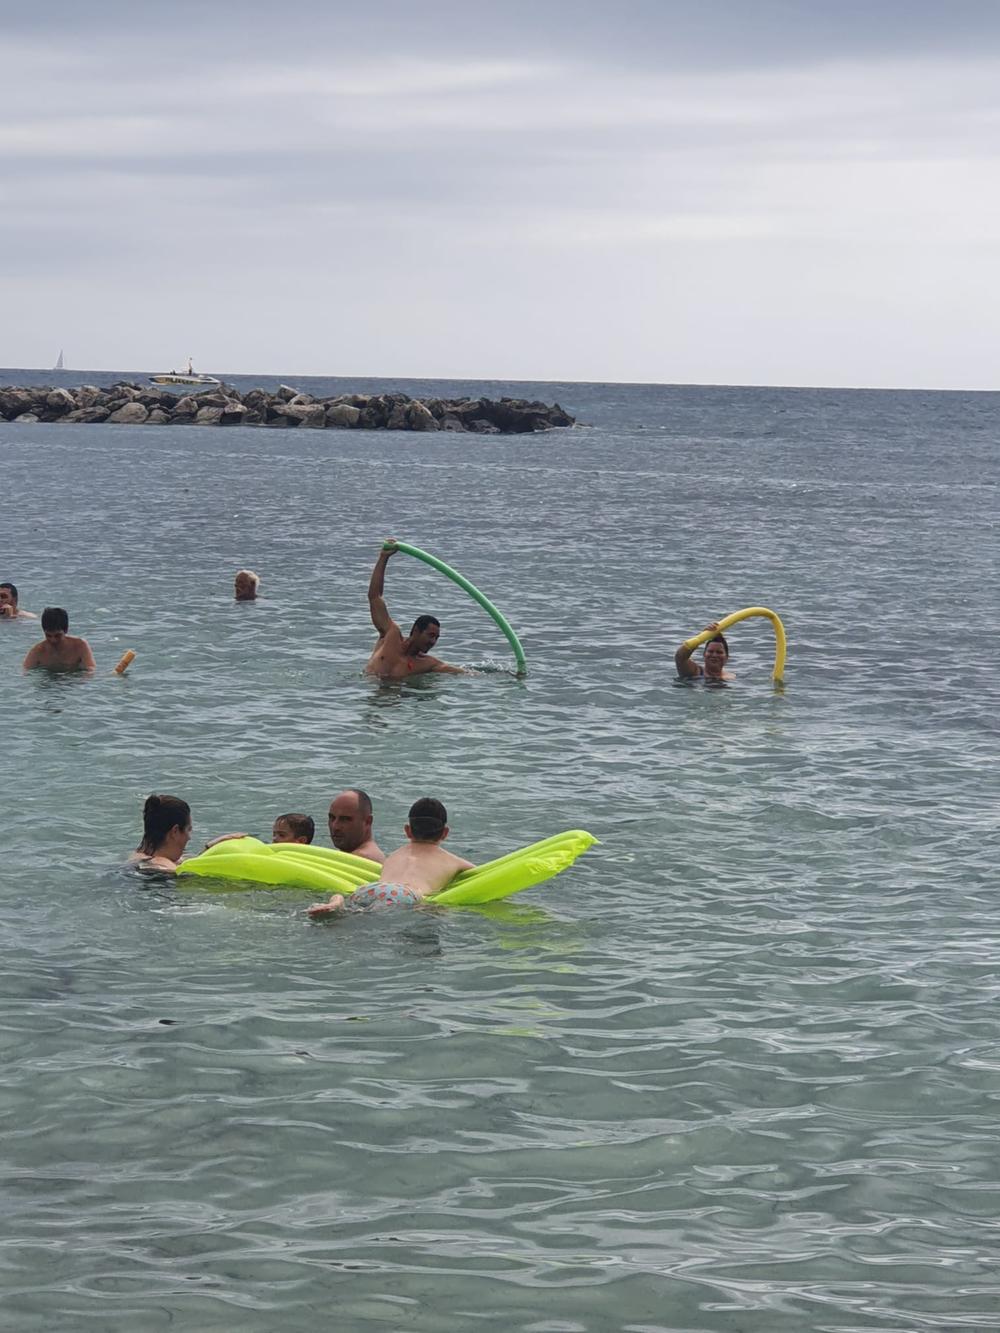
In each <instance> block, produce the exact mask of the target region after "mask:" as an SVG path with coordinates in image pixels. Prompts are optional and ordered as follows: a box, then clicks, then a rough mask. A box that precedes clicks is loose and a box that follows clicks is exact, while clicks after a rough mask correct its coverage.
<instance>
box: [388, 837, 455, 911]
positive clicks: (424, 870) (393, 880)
mask: <svg viewBox="0 0 1000 1333" xmlns="http://www.w3.org/2000/svg"><path fill="white" fill-rule="evenodd" d="M471 869H472V862H471V861H463V860H462V858H461V857H460V856H453V855H452V854H451V852H446V851H445V850H444V848H443V847H440V846H439V845H438V844H437V843H436V842H408V843H407V844H406V846H404V847H400V848H398V849H397V850H396V851H394V852H390V853H389V855H388V856H387V857H386V859H385V864H384V865H383V867H382V880H383V881H384V882H385V883H386V884H402V885H403V886H404V887H405V888H408V889H412V890H413V892H414V893H417V894H419V895H420V897H421V898H426V897H428V896H429V895H430V894H433V893H438V892H440V890H441V889H443V888H445V887H446V885H448V884H450V883H451V881H452V880H453V879H454V878H455V876H456V875H457V874H458V872H459V871H460V870H471Z"/></svg>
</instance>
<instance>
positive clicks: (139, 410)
mask: <svg viewBox="0 0 1000 1333" xmlns="http://www.w3.org/2000/svg"><path fill="white" fill-rule="evenodd" d="M148 416H149V409H148V408H146V407H144V406H143V405H142V403H136V402H132V403H125V405H124V406H123V407H119V408H118V409H117V411H114V412H112V413H111V415H110V416H109V417H108V421H109V422H114V424H115V425H116V426H141V425H142V423H143V422H144V421H145V420H146V418H147V417H148Z"/></svg>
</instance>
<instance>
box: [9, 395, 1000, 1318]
mask: <svg viewBox="0 0 1000 1333" xmlns="http://www.w3.org/2000/svg"><path fill="white" fill-rule="evenodd" d="M85 378H88V379H93V378H101V379H103V380H104V381H105V382H107V381H108V380H110V379H113V378H114V377H113V376H104V377H93V376H87V377H85ZM16 379H19V380H20V381H21V382H27V383H39V382H44V381H45V380H48V381H49V382H52V380H53V379H55V380H58V381H59V382H62V383H74V382H78V381H79V379H80V377H79V376H75V377H74V376H71V375H69V374H68V373H67V374H66V375H65V376H52V375H51V374H46V375H41V374H32V373H21V374H15V373H13V372H6V373H3V372H0V380H2V381H3V382H5V383H6V382H11V381H12V380H16ZM234 382H235V383H236V384H237V385H238V386H239V387H241V388H248V387H250V386H251V384H252V383H253V382H254V381H251V380H249V379H247V380H242V381H241V380H237V381H234ZM257 382H260V383H262V384H265V385H266V386H268V387H273V385H274V384H276V383H277V381H276V380H274V381H271V380H261V381H257ZM299 387H301V388H303V389H308V390H310V391H312V392H316V393H332V392H338V391H344V390H346V389H350V388H401V389H403V390H405V391H408V392H411V393H414V394H419V393H420V392H433V393H435V394H438V395H442V394H448V393H463V392H464V393H472V394H479V393H486V394H489V395H492V396H498V395H499V394H501V393H504V392H508V393H515V394H519V395H523V396H528V397H539V398H543V399H546V400H549V401H551V400H553V399H558V400H559V401H560V402H561V403H562V404H563V406H564V407H566V408H567V410H569V411H571V412H573V413H574V414H575V415H576V416H577V417H578V418H579V420H580V422H581V425H580V426H578V427H577V428H576V429H573V430H566V431H557V432H553V433H550V434H545V435H542V436H528V437H524V436H522V437H475V436H461V435H416V434H402V433H399V434H397V433H385V432H376V433H366V432H346V431H345V432H338V431H325V432H321V431H309V430H295V431H286V430H268V429H253V428H233V429H215V430H206V429H197V428H156V427H149V426H146V427H138V428H130V427H125V426H118V427H106V426H58V425H34V426H31V425H18V424H15V423H3V424H0V460H2V476H3V491H4V498H3V527H2V538H0V566H2V568H0V578H11V579H13V580H14V581H15V582H16V583H17V584H18V585H19V587H20V590H21V601H22V605H23V606H25V607H26V608H28V609H30V610H34V611H36V612H37V611H40V610H41V609H42V607H43V606H45V605H59V606H64V607H66V608H67V610H68V611H69V614H70V619H71V629H72V630H74V631H76V632H78V633H82V634H84V635H85V636H86V637H87V638H88V639H89V641H90V643H91V645H92V647H93V649H94V653H95V655H96V658H97V661H98V666H99V671H98V674H97V676H96V677H95V678H94V679H82V678H74V677H48V676H46V675H44V674H42V673H34V674H32V675H30V676H24V675H22V674H21V672H20V662H21V659H22V657H23V656H24V653H25V652H26V651H27V649H28V647H29V646H30V645H31V643H32V642H33V641H35V639H36V638H38V637H40V634H39V628H38V625H37V622H32V621H23V620H22V621H19V622H16V623H8V622H0V754H2V765H0V809H2V811H3V860H2V870H0V882H2V890H0V919H2V928H3V932H2V940H3V944H2V949H3V959H2V977H3V981H2V985H3V989H4V992H5V1004H4V1007H3V1019H2V1035H3V1062H2V1066H0V1155H2V1166H3V1178H4V1184H5V1188H4V1191H3V1197H2V1203H0V1219H2V1223H0V1233H2V1234H0V1246H2V1247H0V1312H2V1313H0V1323H2V1325H3V1326H4V1327H6V1328H11V1329H18V1330H20V1331H23V1330H35V1329H37V1330H42V1329H45V1330H51V1329H73V1330H76V1329H89V1328H92V1329H95V1330H102V1331H103V1330H113V1331H114V1333H117V1331H118V1330H121V1331H122V1333H124V1331H125V1330H128V1331H129V1333H134V1330H155V1329H160V1328H164V1329H165V1328H168V1327H175V1328H184V1329H197V1330H201V1331H208V1330H224V1329H239V1330H241V1333H251V1331H252V1330H275V1329H281V1330H314V1329H315V1330H319V1329H326V1328H330V1327H336V1328H344V1329H351V1330H364V1331H367V1330H393V1329H399V1330H413V1331H414V1333H442V1330H452V1329H455V1330H465V1329H480V1328H481V1329H497V1330H512V1329H514V1330H525V1333H575V1331H576V1330H584V1331H587V1333H590V1331H593V1333H603V1331H604V1330H617V1329H623V1330H632V1331H634V1333H653V1331H659V1330H672V1331H680V1330H684V1331H687V1330H699V1331H701V1330H709V1331H711V1333H715V1331H716V1330H718V1331H720V1333H722V1331H725V1333H801V1330H817V1331H819V1330H822V1331H824V1333H853V1331H854V1330H862V1329H864V1330H868V1329H885V1330H895V1331H897V1333H898V1331H900V1330H928V1329H938V1330H959V1329H971V1328H976V1329H996V1328H998V1327H1000V1278H998V1275H997V1266H996V1261H997V1253H998V1245H1000V1220H998V1218H1000V1156H998V1151H997V1149H998V1132H997V1120H998V1110H1000V1039H998V1022H997V1010H996V1005H997V1001H998V1000H1000V923H998V913H997V908H998V897H997V891H998V881H997V874H996V868H995V867H996V863H997V858H998V850H1000V848H998V836H997V799H996V798H997V777H996V774H997V765H996V760H997V745H996V740H997V703H998V691H997V683H996V662H995V658H996V648H997V637H996V624H997V616H998V611H1000V607H998V594H997V570H996V554H997V504H996V499H997V496H996V457H997V448H996V442H997V434H998V422H1000V396H997V395H987V394H968V395H967V394H957V393H951V394H933V393H879V392H844V391H826V390H815V391H807V390H799V391H789V390H778V389H709V388H669V387H656V386H621V385H571V384H559V385H550V384H545V385H499V384H483V385H478V384H477V385H450V384H441V383H435V384H433V385H424V384H414V383H409V384H407V383H403V384H393V385H389V384H387V383H366V384H361V383H359V382H352V384H350V385H348V384H346V383H343V382H336V381H300V382H299ZM387 535H391V536H395V537H398V538H399V539H401V540H406V541H409V542H412V543H413V544H415V545H418V546H421V547H423V548H425V549H428V550H430V551H432V552H434V553H435V554H436V555H438V556H439V557H441V558H442V559H444V560H446V561H447V562H449V563H450V564H452V565H454V566H455V567H456V568H458V569H459V570H460V571H461V572H462V573H463V574H465V575H466V577H468V578H469V579H471V580H472V581H473V582H474V583H476V584H477V585H478V586H479V587H481V588H482V590H483V591H484V592H485V593H486V594H487V595H488V596H489V597H490V598H492V599H493V600H494V601H495V602H496V604H497V605H498V606H499V607H500V609H501V610H502V611H503V612H504V613H505V614H506V615H507V617H508V618H509V619H510V621H511V622H512V624H513V625H514V627H515V629H516V630H517V632H518V634H519V635H520V637H521V639H522V641H523V644H524V647H525V650H526V653H527V658H528V666H529V673H528V675H527V677H526V678H525V679H523V680H518V679H517V678H516V677H515V676H514V675H513V674H511V672H510V671H509V669H508V668H509V667H510V665H511V658H510V653H509V650H508V648H507V645H506V643H505V641H504V640H503V638H502V637H501V636H500V634H499V632H498V631H497V630H496V628H495V626H494V625H493V624H492V622H491V621H489V620H488V619H487V617H486V616H484V614H483V613H482V612H481V611H480V610H479V609H478V608H477V607H476V606H475V605H474V603H473V602H472V601H471V600H470V599H469V598H468V597H466V596H465V595H464V594H463V593H462V592H461V591H460V590H459V589H457V588H456V587H454V585H452V584H450V583H448V582H446V581H445V580H444V579H443V578H442V577H441V576H440V575H438V574H435V573H434V572H433V571H431V570H430V569H428V568H427V567H426V566H424V565H422V564H420V563H419V562H417V561H414V560H412V559H409V558H407V557H405V556H403V555H400V556H397V557H395V558H394V559H393V560H392V561H391V562H390V564H389V569H388V575H387V581H386V597H387V601H388V605H389V608H390V610H391V612H392V613H393V614H394V616H396V617H397V618H398V619H399V620H400V621H401V622H402V623H403V624H404V625H405V624H408V623H409V620H410V618H411V617H413V616H415V615H417V614H419V613H422V612H425V611H429V612H432V613H434V614H436V615H438V616H439V617H440V619H441V621H442V626H443V629H442V635H441V640H440V644H439V648H438V652H439V654H440V655H441V656H442V657H443V658H444V659H446V660H448V661H451V662H456V663H460V664H465V665H469V666H474V667H480V668H484V670H483V671H482V673H481V674H477V675H472V676H465V677H440V678H423V679H420V680H415V681H411V682H407V683H405V684H384V683H379V682H377V681H373V680H370V679H365V678H364V677H363V676H362V674H361V668H362V666H363V664H364V661H365V658H366V654H367V653H368V651H369V650H370V648H371V644H372V639H373V632H372V629H371V626H370V624H369V620H368V608H367V602H366V597H365V592H366V587H367V581H368V577H369V572H370V569H371V566H372V563H373V561H374V559H375V557H376V555H377V553H378V549H379V545H380V542H381V540H382V538H383V537H384V536H387ZM241 566H249V567H250V568H252V569H255V570H256V571H257V572H258V573H259V574H260V575H261V596H260V600H259V601H257V602H256V603H251V604H241V605H237V604H236V603H234V601H233V600H232V578H233V574H234V573H235V571H236V570H237V569H238V568H240V567H241ZM749 605H765V606H770V607H772V608H773V609H774V610H775V611H776V612H778V614H779V615H780V616H781V617H782V619H783V620H784V623H785V626H786V628H787V631H788V638H789V655H788V666H787V673H786V679H785V685H784V688H783V689H776V688H775V686H774V685H773V683H772V681H771V668H772V663H773V653H774V641H773V635H772V632H771V628H770V626H769V624H768V623H767V622H766V621H764V620H761V619H753V620H748V621H746V622H744V623H742V624H740V625H739V626H737V627H735V628H734V629H733V630H732V631H731V634H730V643H731V648H732V657H731V662H730V667H731V669H732V670H733V672H734V673H735V680H734V681H733V682H732V684H731V685H730V686H728V687H726V688H721V689H719V688H715V689H711V688H705V687H704V686H701V685H695V686H692V685H689V684H683V683H679V682H678V681H677V680H676V679H675V674H674V668H673V655H674V652H675V650H676V648H677V646H678V645H679V643H680V642H681V640H682V639H684V638H685V637H687V636H688V635H691V634H693V633H694V632H696V631H697V630H699V629H701V627H702V626H703V625H705V624H706V623H707V622H708V621H709V620H712V619H714V618H716V617H721V616H723V615H726V614H728V613H729V612H731V611H735V610H738V609H739V608H741V607H744V606H749ZM127 648H132V649H134V650H135V651H136V653H137V658H136V661H135V663H134V664H133V666H132V667H131V669H130V670H129V672H128V674H127V675H126V676H124V677H117V676H115V675H113V674H112V671H111V668H112V666H113V665H114V663H115V662H116V661H117V660H118V658H119V657H120V656H121V654H122V653H123V652H124V650H125V649H127ZM348 785H351V786H362V787H364V788H365V789H367V790H368V791H369V792H370V793H371V795H372V798H373V800H374V803H375V811H376V824H375V832H376V835H377V837H378V839H379V840H380V842H381V843H382V845H383V847H386V848H391V847H392V846H394V845H395V844H396V843H397V842H398V841H401V839H402V832H401V829H402V824H403V822H404V820H405V815H406V810H407V808H408V806H409V804H410V802H411V801H412V800H413V799H414V798H415V797H417V796H421V795H424V794H431V795H435V796H438V797H440V798H441V799H443V800H444V801H445V803H446V804H447V806H448V809H449V813H450V818H451V825H452V834H451V839H450V841H449V847H451V848H452V849H453V850H454V851H456V852H458V853H460V854H461V855H463V856H466V857H468V858H470V859H472V860H485V859H488V858H491V857H494V856H498V855H500V854H502V853H504V852H506V851H509V850H511V849H512V848H515V847H518V846H521V845H523V844H526V843H529V842H531V841H533V840H535V839H538V838H542V837H545V836H547V835H549V834H552V833H555V832H558V831H559V830H562V829H566V828H572V827H582V828H587V829H589V830H590V831H591V832H593V833H594V834H595V835H596V836H597V837H598V838H599V839H600V846H598V847H595V848H593V849H592V850H591V851H590V852H588V853H587V854H586V856H584V857H583V858H582V859H581V860H580V861H579V862H578V863H577V864H576V865H575V866H574V867H573V868H572V869H571V870H569V871H568V872H567V873H565V874H564V875H562V876H560V877H559V878H557V879H555V880H553V881H551V882H549V883H547V884H546V885H544V886H542V887H540V888H538V889H535V890H532V891H530V892H528V893H525V894H523V895H520V896H518V897H515V898H512V899H509V900H506V901H505V902H503V903H501V904H499V905H497V906H495V907H493V908H491V909H489V910H474V911H470V910H454V909H453V910H444V909H440V910H438V911H437V912H419V913H413V912H404V911H400V912H398V913H395V914H393V913H383V914H377V915H372V916H368V917H364V918H356V919H348V920H342V921H339V922H335V923H333V924H328V925H322V926H318V925H315V924H310V923H309V922H308V921H307V920H306V918H305V910H306V908H307V907H308V905H309V903H310V902H311V901H313V900H314V895H310V894H307V893H301V892H295V891H277V892H274V891H265V890H260V891H245V892H238V893H231V894H223V893H213V892H210V891H209V889H208V888H207V887H206V886H205V885H204V884H203V883H202V882H191V881H188V882H184V881H181V882H180V883H178V884H173V883H171V882H169V881H168V880H164V881H162V882H155V881H145V882H142V881H140V880H139V879H138V878H137V877H135V876H134V875H132V874H128V873H123V872H122V870H121V869H120V866H121V862H122V861H123V859H124V857H125V855H126V854H127V853H128V851H129V850H130V849H131V848H133V847H134V846H135V845H136V842H137V841H138V836H139V829H140V810H141V804H142V801H143V798H144V797H145V796H146V795H147V794H148V793H149V792H151V791H167V792H173V793H176V794H178V795H180V796H183V797H185V798H186V799H187V800H189V801H190V802H191V805H192V808H193V812H194V825H195V834H194V839H193V842H192V848H197V847H198V846H200V845H201V844H202V843H203V842H204V841H205V839H206V838H208V837H211V836H213V835H215V834H219V833H222V832H225V831H235V830H239V831H246V832H250V833H255V834H257V835H259V836H263V837H267V836H269V830H270V826H271V822H272V820H273V818H274V817H275V816H276V815H278V814H280V813H283V812H285V811H289V810H292V811H304V812H306V813H309V814H312V815H313V816H314V817H315V818H316V821H317V826H318V833H317V841H318V842H319V843H320V844H327V845H328V838H327V834H326V828H325V811H326V807H327V804H328V802H329V800H330V798H331V796H333V795H334V794H335V793H336V792H337V791H338V790H340V789H341V788H342V787H345V786H348Z"/></svg>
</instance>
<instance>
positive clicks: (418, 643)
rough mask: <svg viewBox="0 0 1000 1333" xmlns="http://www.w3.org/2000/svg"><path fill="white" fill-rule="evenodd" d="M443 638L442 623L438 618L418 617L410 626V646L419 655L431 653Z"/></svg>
mask: <svg viewBox="0 0 1000 1333" xmlns="http://www.w3.org/2000/svg"><path fill="white" fill-rule="evenodd" d="M440 637H441V622H440V620H438V618H437V616H417V618H416V620H415V621H414V622H413V624H412V625H411V626H410V633H409V636H408V646H409V647H410V648H412V649H414V650H415V651H416V652H418V653H429V652H430V650H431V649H432V648H433V647H434V645H435V644H436V643H437V641H438V639H439V638H440Z"/></svg>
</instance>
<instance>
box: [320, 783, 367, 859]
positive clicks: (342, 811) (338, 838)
mask: <svg viewBox="0 0 1000 1333" xmlns="http://www.w3.org/2000/svg"><path fill="white" fill-rule="evenodd" d="M373 813H374V812H373V810H372V801H371V797H370V796H369V795H368V793H367V792H366V791H362V790H361V788H360V787H348V788H347V790H346V791H342V792H340V794H339V795H337V796H335V797H334V798H333V800H332V801H331V802H330V809H329V812H328V813H327V825H328V827H329V829H330V841H331V842H332V843H333V845H334V847H336V848H337V850H338V851H340V852H353V851H356V850H357V849H358V848H359V847H362V846H364V844H365V843H366V842H369V841H370V839H371V836H372V817H373Z"/></svg>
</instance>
